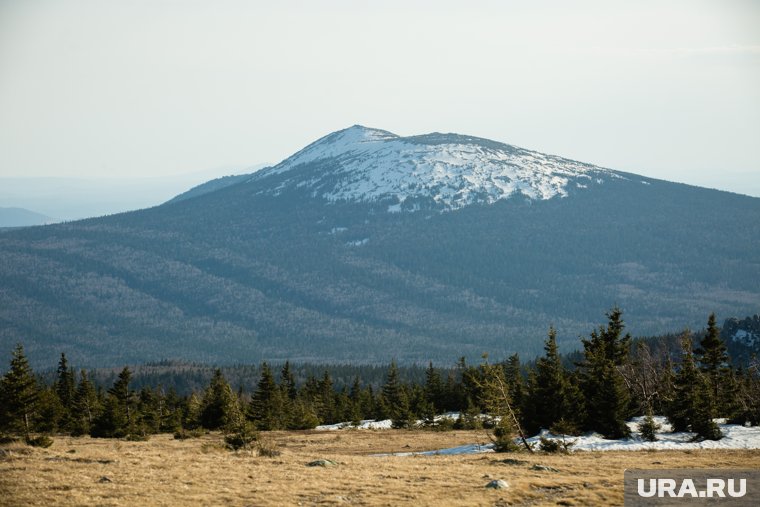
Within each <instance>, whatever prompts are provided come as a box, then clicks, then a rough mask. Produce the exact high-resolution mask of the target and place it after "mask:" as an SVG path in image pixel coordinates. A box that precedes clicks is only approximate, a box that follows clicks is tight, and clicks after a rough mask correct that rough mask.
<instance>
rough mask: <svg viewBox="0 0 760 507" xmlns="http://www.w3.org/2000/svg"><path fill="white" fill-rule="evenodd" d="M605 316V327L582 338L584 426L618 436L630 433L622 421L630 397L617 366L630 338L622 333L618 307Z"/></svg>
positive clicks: (623, 359) (622, 327) (626, 351)
mask: <svg viewBox="0 0 760 507" xmlns="http://www.w3.org/2000/svg"><path fill="white" fill-rule="evenodd" d="M607 317H608V324H607V327H600V328H599V330H598V331H593V332H592V333H591V336H590V338H589V339H588V340H587V339H582V342H583V354H584V362H582V363H581V364H580V365H579V366H580V367H581V389H582V391H583V396H584V405H585V410H586V413H585V416H586V421H585V425H584V426H585V429H587V430H595V431H598V432H599V433H601V434H602V435H604V437H605V438H611V439H618V438H622V437H627V436H628V435H629V434H630V430H629V429H628V426H627V425H626V424H625V420H626V418H627V416H628V415H629V414H628V412H629V401H630V397H629V393H628V389H627V388H626V386H625V383H624V380H623V377H622V375H621V374H620V372H619V371H618V368H619V367H621V366H622V365H623V364H624V363H625V361H626V358H627V356H628V351H629V347H630V342H631V337H630V335H629V334H626V335H625V336H623V335H622V333H623V329H624V328H625V326H624V324H623V320H622V311H621V310H620V309H619V308H613V309H612V310H611V311H610V313H608V314H607Z"/></svg>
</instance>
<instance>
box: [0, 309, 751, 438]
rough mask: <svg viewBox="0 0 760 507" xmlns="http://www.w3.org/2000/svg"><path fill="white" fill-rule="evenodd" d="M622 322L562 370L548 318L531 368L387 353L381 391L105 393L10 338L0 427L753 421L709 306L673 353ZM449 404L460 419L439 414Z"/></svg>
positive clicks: (587, 427) (122, 434)
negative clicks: (49, 377) (416, 369)
mask: <svg viewBox="0 0 760 507" xmlns="http://www.w3.org/2000/svg"><path fill="white" fill-rule="evenodd" d="M624 330H625V325H624V322H623V319H622V312H621V310H620V309H618V308H614V309H612V310H611V311H610V312H609V313H608V314H607V323H606V324H605V325H602V326H600V327H599V328H598V329H595V330H593V331H592V332H591V333H590V334H589V335H588V337H585V338H581V344H582V347H583V350H582V354H581V355H580V356H579V360H578V361H576V362H574V363H573V364H572V365H571V366H570V367H568V366H567V365H566V364H564V362H563V358H562V356H561V355H560V353H559V352H558V348H557V336H556V333H555V331H554V329H552V328H550V330H549V333H548V337H547V338H546V340H545V342H544V354H543V355H542V356H541V357H539V358H538V359H536V360H535V362H533V363H531V364H529V365H523V364H521V362H520V358H519V356H518V355H517V354H515V355H512V356H510V357H508V358H507V359H506V360H504V361H502V362H499V363H494V364H491V363H489V361H488V357H487V356H486V355H484V357H483V361H482V362H481V363H480V364H477V365H472V364H468V363H467V361H466V360H465V359H464V358H462V359H460V360H459V362H458V363H457V367H456V368H454V369H441V368H436V367H435V366H434V365H433V364H432V362H431V363H430V364H429V365H428V367H427V369H426V370H425V376H424V381H420V382H414V381H406V382H405V381H402V380H401V379H400V376H399V368H398V366H397V364H396V363H395V362H391V364H390V366H389V367H388V369H387V372H386V374H385V379H384V383H383V384H382V385H381V386H379V387H373V386H372V385H371V384H367V383H365V382H362V379H361V378H360V377H359V376H356V377H355V378H354V380H353V383H352V384H351V385H350V386H347V385H346V386H343V387H342V388H340V389H336V388H335V386H334V382H333V379H332V377H331V374H330V371H329V370H326V371H325V372H324V374H323V375H322V376H315V375H313V374H310V375H309V376H308V377H307V378H306V380H305V381H301V382H297V381H296V376H295V375H294V367H292V366H291V364H290V363H288V362H286V363H285V364H284V365H283V366H282V367H281V368H280V369H279V371H276V370H274V369H273V368H271V367H270V366H269V365H268V364H267V363H263V364H262V365H261V368H260V371H261V373H260V376H259V378H258V382H257V383H256V386H255V389H253V390H251V391H249V392H246V391H244V390H243V389H242V388H241V389H238V390H237V391H235V390H233V388H232V387H231V385H230V383H229V382H228V381H227V379H226V378H225V376H224V374H223V373H222V370H221V369H216V370H215V372H214V374H213V376H212V378H211V380H210V382H209V383H208V385H207V386H206V387H205V389H203V390H201V391H196V392H192V393H191V394H189V395H178V394H177V392H176V391H175V390H174V389H173V388H171V387H170V388H168V389H164V388H163V387H162V386H161V385H156V386H143V387H142V388H140V389H139V390H135V389H133V388H132V386H131V382H132V371H131V370H130V369H129V368H128V367H125V368H124V369H123V370H121V372H120V373H119V375H118V377H117V378H116V380H115V381H114V382H113V384H112V385H111V386H110V387H109V388H107V389H104V388H103V387H101V386H97V385H96V384H95V383H94V382H93V381H92V379H91V375H89V374H88V373H87V372H86V371H85V370H81V371H79V372H78V373H76V372H75V370H74V368H73V367H71V366H70V365H69V363H68V360H67V358H66V356H65V354H61V356H60V361H59V363H58V368H57V371H56V375H55V379H54V381H53V382H52V383H45V382H43V381H41V379H40V378H39V377H37V376H36V375H35V374H34V372H33V371H32V368H31V367H30V365H29V362H28V360H27V358H26V357H25V354H24V349H23V346H22V345H20V344H19V345H18V346H17V347H16V349H15V350H14V351H13V354H12V359H11V361H10V368H9V370H8V371H7V372H6V373H5V374H4V376H3V377H2V379H0V435H3V434H4V435H20V436H22V437H23V438H25V439H26V440H27V441H28V442H30V443H34V442H43V445H44V443H45V442H49V439H47V437H45V435H51V434H56V433H65V434H70V435H90V436H93V437H107V438H127V439H145V438H148V437H149V435H151V434H156V433H164V432H170V433H174V434H175V437H177V438H185V437H188V436H193V435H197V434H199V433H200V432H204V431H208V430H211V431H214V430H220V431H222V432H224V433H225V434H226V435H227V439H228V443H230V445H233V446H234V445H245V444H246V443H249V442H250V441H252V440H253V439H255V438H256V432H258V431H268V430H305V429H313V428H315V427H316V426H317V425H319V424H333V423H341V422H350V424H353V425H358V424H359V423H360V422H361V421H363V420H368V419H375V420H384V419H390V420H391V423H392V426H393V427H394V428H411V427H414V426H417V425H418V424H421V425H422V426H423V427H427V428H432V429H438V430H441V429H447V428H461V429H475V428H480V427H483V426H484V425H485V426H488V425H490V426H491V427H492V430H493V435H494V438H495V441H496V442H497V446H500V447H502V448H503V449H504V450H506V449H509V448H511V447H512V441H513V438H514V437H515V436H516V435H520V436H523V437H524V436H526V435H534V434H536V433H538V432H539V431H540V430H541V429H549V430H551V431H552V432H553V433H556V434H570V435H577V434H581V433H584V432H588V431H595V432H598V433H600V434H602V435H603V436H604V437H606V438H611V439H616V438H623V437H626V436H629V434H630V430H629V428H628V425H627V424H626V420H627V419H629V418H630V417H632V416H635V415H644V416H646V417H645V419H644V423H643V424H642V425H641V431H642V434H643V435H644V436H645V438H650V439H654V438H656V436H655V431H656V429H657V428H656V424H655V423H654V419H653V417H652V416H653V414H663V415H665V416H667V418H668V421H669V422H670V423H671V425H672V427H673V430H674V431H689V432H692V433H693V434H694V438H695V439H719V438H721V436H722V435H721V433H720V430H719V427H718V426H717V425H716V424H715V422H714V419H716V418H727V419H728V420H729V421H731V422H735V423H739V424H752V425H757V424H758V423H760V372H759V371H758V370H759V368H758V362H757V360H753V361H751V362H750V364H749V366H748V367H736V366H734V365H732V363H731V361H730V358H729V356H728V354H727V352H726V346H725V343H724V342H723V340H722V339H721V337H720V333H719V329H718V327H717V326H716V322H715V315H714V314H713V315H710V317H709V319H708V322H707V329H706V331H705V333H704V334H703V337H702V339H701V340H700V341H699V343H696V344H693V343H692V338H691V336H692V335H691V333H690V332H689V331H684V333H683V334H682V336H681V348H682V352H681V354H680V357H676V358H673V357H672V356H671V355H670V354H667V353H665V354H663V353H656V352H655V350H656V349H655V348H654V347H652V346H651V345H650V344H649V343H648V342H646V341H635V342H634V340H632V338H631V336H630V335H629V334H627V333H625V334H624ZM446 412H458V414H459V415H458V417H457V418H456V419H455V420H452V419H442V418H439V417H436V416H437V415H439V414H442V413H446ZM491 416H497V417H491ZM419 421H421V423H420V422H419ZM35 435H37V436H35ZM40 435H41V436H40Z"/></svg>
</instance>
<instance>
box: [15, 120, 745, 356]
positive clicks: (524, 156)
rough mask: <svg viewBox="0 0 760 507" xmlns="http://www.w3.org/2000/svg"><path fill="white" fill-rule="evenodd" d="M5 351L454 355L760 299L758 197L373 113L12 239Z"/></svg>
mask: <svg viewBox="0 0 760 507" xmlns="http://www.w3.org/2000/svg"><path fill="white" fill-rule="evenodd" d="M0 256H1V257H2V258H3V263H2V264H0V354H6V355H7V353H9V351H10V349H11V347H12V346H13V344H14V343H15V342H16V341H18V340H22V341H23V342H24V343H25V344H26V346H27V350H28V352H29V354H30V356H31V357H32V358H33V359H34V360H35V361H38V362H45V361H47V362H51V361H55V359H56V357H57V354H58V353H60V352H61V351H65V352H66V353H67V355H69V357H70V358H71V360H72V361H73V362H74V363H76V364H83V365H97V366H105V365H116V364H122V363H125V362H144V361H147V360H157V359H162V358H170V359H184V360H198V361H205V362H224V363H234V362H253V361H258V360H261V359H268V360H274V361H277V360H283V359H291V360H297V361H310V362H320V361H327V362H333V363H334V362H340V361H351V362H365V363H367V362H370V363H371V362H387V361H388V360H389V359H390V358H392V357H395V358H396V359H398V360H399V361H400V362H406V363H410V362H421V361H427V360H429V359H433V360H437V361H446V362H448V363H450V362H451V361H453V360H454V359H455V358H457V357H459V356H462V355H464V356H468V357H470V358H477V357H479V356H480V354H481V353H482V352H485V351H487V352H490V353H491V355H492V357H499V356H503V355H505V354H508V353H512V352H519V353H520V354H522V355H523V357H526V358H529V357H532V356H534V355H535V354H538V353H539V352H540V351H541V347H542V343H543V339H544V337H545V335H546V331H547V329H548V327H549V325H554V326H555V327H556V328H557V330H558V333H559V336H560V342H561V345H562V346H564V347H565V349H569V348H571V347H576V346H577V345H578V336H579V335H586V334H587V333H588V332H589V331H590V330H591V329H593V328H594V327H596V326H597V325H599V324H600V323H602V322H603V321H604V312H605V311H606V310H608V309H609V308H610V307H611V306H613V305H615V304H617V305H619V306H620V307H621V308H622V309H623V310H624V312H625V315H624V317H625V319H626V321H627V322H628V323H629V325H630V329H631V331H632V332H634V333H636V334H646V335H654V334H661V333H663V332H669V331H678V330H680V329H682V328H683V327H685V326H689V327H691V328H692V329H699V328H701V327H702V326H704V323H705V322H706V319H707V315H708V314H709V313H710V312H713V311H714V312H716V313H717V314H718V317H719V318H720V319H722V318H726V317H731V316H745V315H753V314H755V313H757V308H758V307H760V284H758V283H757V281H758V280H760V199H758V198H752V197H747V196H742V195H737V194H732V193H728V192H721V191H717V190H708V189H704V188H698V187H693V186H688V185H683V184H676V183H670V182H666V181H661V180H656V179H652V178H645V177H642V176H637V175H635V174H630V173H623V172H619V171H613V170H610V169H605V168H600V167H596V166H593V165H589V164H584V163H581V162H576V161H572V160H567V159H564V158H561V157H557V156H552V155H546V154H542V153H537V152H533V151H530V150H524V149H521V148H518V147H514V146H511V145H507V144H503V143H498V142H495V141H490V140H486V139H479V138H474V137H471V136H461V135H456V134H437V133H436V134H428V135H423V136H413V137H399V136H395V135H394V134H391V133H389V132H386V131H382V130H377V129H368V128H365V127H361V126H354V127H351V128H349V129H346V130H343V131H339V132H335V133H333V134H330V135H328V136H326V137H324V138H322V139H320V140H317V141H316V142H315V143H312V144H311V145H309V146H307V147H306V148H304V149H303V150H301V151H300V152H298V153H296V154H294V155H293V156H292V157H289V158H288V159H286V160H284V161H283V162H281V163H280V164H278V165H276V166H273V167H271V168H266V169H263V170H260V171H257V172H255V173H253V174H250V175H247V176H236V177H235V178H234V180H230V179H227V180H221V181H220V180H217V181H216V182H213V181H212V182H210V183H208V184H207V185H202V186H200V187H198V188H196V189H194V190H191V191H190V192H188V193H186V194H184V195H182V196H179V197H178V198H177V199H174V200H172V201H170V202H168V203H166V204H164V205H161V206H157V207H154V208H151V209H146V210H141V211H136V212H130V213H122V214H118V215H113V216H108V217H103V218H98V219H90V220H83V221H79V222H74V223H67V224H58V225H53V226H46V227H42V228H32V229H26V230H19V231H11V232H6V233H5V234H2V235H0Z"/></svg>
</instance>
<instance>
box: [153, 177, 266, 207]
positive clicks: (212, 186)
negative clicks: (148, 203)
mask: <svg viewBox="0 0 760 507" xmlns="http://www.w3.org/2000/svg"><path fill="white" fill-rule="evenodd" d="M250 177H251V175H250V174H233V175H229V176H222V177H221V178H215V179H213V180H211V181H207V182H205V183H201V184H200V185H196V186H194V187H193V188H191V189H190V190H188V191H187V192H182V193H181V194H179V195H177V196H175V197H173V198H172V199H169V200H168V201H167V202H179V201H184V200H185V199H191V198H193V197H198V196H199V195H203V194H207V193H209V192H214V191H215V190H221V189H222V188H224V187H229V186H230V185H234V184H235V183H239V182H241V181H244V180H247V179H249V178H250Z"/></svg>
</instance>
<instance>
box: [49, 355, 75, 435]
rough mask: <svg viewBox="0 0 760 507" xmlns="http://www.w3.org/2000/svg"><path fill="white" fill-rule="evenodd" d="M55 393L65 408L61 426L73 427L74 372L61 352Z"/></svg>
mask: <svg viewBox="0 0 760 507" xmlns="http://www.w3.org/2000/svg"><path fill="white" fill-rule="evenodd" d="M54 387H55V392H56V394H57V395H58V400H60V402H61V406H62V407H63V414H62V418H61V425H62V426H63V427H65V428H69V427H70V425H71V418H72V413H73V409H74V406H73V404H74V392H75V390H76V389H75V385H74V370H73V369H71V368H69V363H68V361H67V360H66V354H64V353H63V352H61V359H60V360H59V361H58V370H57V372H56V381H55V386H54Z"/></svg>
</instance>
